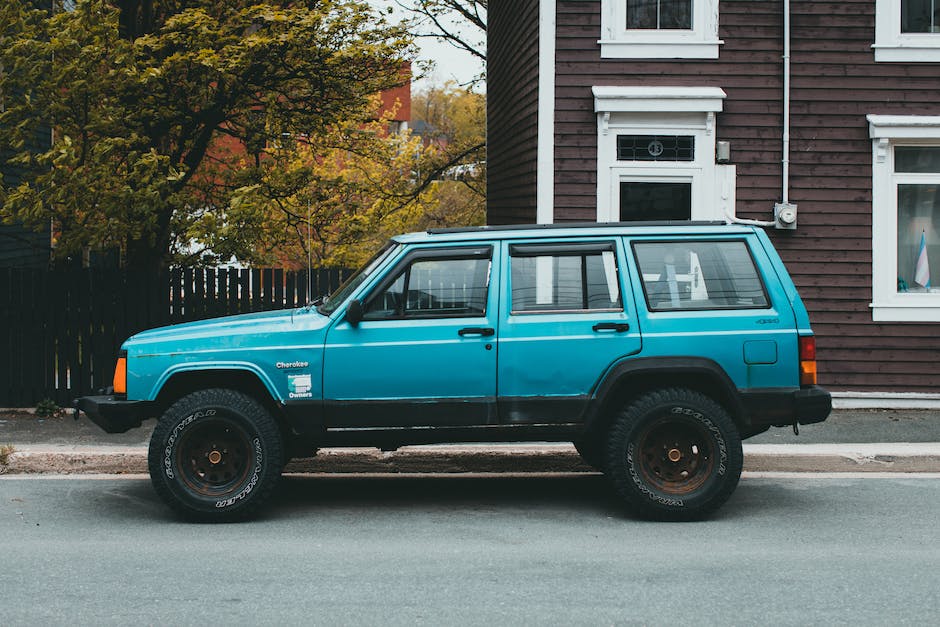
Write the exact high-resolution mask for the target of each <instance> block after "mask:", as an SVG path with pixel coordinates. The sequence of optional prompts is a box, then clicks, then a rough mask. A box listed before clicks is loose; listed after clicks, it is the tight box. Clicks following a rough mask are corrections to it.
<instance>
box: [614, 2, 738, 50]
mask: <svg viewBox="0 0 940 627" xmlns="http://www.w3.org/2000/svg"><path fill="white" fill-rule="evenodd" d="M598 43H600V46H601V57H602V58H605V59H717V58H718V46H719V45H720V44H721V43H723V42H722V41H721V40H719V39H718V0H601V38H600V41H599V42H598Z"/></svg>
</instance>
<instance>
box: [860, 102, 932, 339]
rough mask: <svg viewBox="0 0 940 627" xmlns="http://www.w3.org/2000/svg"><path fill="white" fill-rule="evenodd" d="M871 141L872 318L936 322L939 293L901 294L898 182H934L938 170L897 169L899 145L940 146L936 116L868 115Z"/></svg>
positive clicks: (876, 319) (879, 320) (891, 320)
mask: <svg viewBox="0 0 940 627" xmlns="http://www.w3.org/2000/svg"><path fill="white" fill-rule="evenodd" d="M867 119H868V130H869V135H870V136H871V140H872V219H871V223H872V242H871V256H872V269H871V270H872V302H871V310H872V320H873V321H874V322H940V292H937V293H928V294H924V293H900V292H898V288H897V276H898V191H897V188H898V185H899V184H904V183H923V182H937V181H938V176H937V175H936V174H915V173H895V171H894V149H895V147H897V146H940V116H934V115H869V116H867Z"/></svg>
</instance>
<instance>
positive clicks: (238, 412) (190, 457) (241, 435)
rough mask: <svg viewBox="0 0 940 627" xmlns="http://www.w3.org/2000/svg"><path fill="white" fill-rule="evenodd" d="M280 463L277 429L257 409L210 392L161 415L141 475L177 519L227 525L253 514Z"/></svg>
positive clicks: (225, 393) (249, 401) (250, 402)
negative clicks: (146, 469) (145, 469)
mask: <svg viewBox="0 0 940 627" xmlns="http://www.w3.org/2000/svg"><path fill="white" fill-rule="evenodd" d="M284 459H285V451H284V444H283V440H282V437H281V432H280V430H279V429H278V425H277V423H276V422H275V420H274V418H272V416H271V414H270V413H269V412H268V411H267V410H266V409H265V408H264V407H263V406H262V405H261V404H260V403H259V402H258V401H256V400H255V399H253V398H251V397H250V396H248V395H246V394H243V393H241V392H237V391H235V390H228V389H209V390H201V391H198V392H193V393H192V394H189V395H187V396H184V397H183V398H181V399H180V400H178V401H176V402H175V403H174V404H173V405H172V406H170V408H169V409H167V410H166V412H165V413H164V414H163V416H162V417H161V418H160V421H159V422H158V423H157V426H156V428H155V429H154V432H153V437H151V439H150V450H149V455H148V467H149V470H150V480H151V482H152V483H153V487H154V489H155V490H156V492H157V494H158V495H159V496H160V498H161V499H163V500H164V501H165V502H166V503H167V505H169V506H170V507H171V508H173V509H174V510H175V511H176V512H177V513H179V514H180V515H181V516H183V517H184V518H186V519H187V520H192V521H198V522H230V521H237V520H244V519H246V518H248V517H250V516H252V515H254V514H256V513H257V511H258V509H259V508H260V507H261V505H262V504H263V503H264V502H265V501H266V500H267V499H268V497H270V496H271V493H272V492H273V491H274V488H275V486H276V485H277V482H278V479H279V478H280V476H281V470H282V468H283V465H284Z"/></svg>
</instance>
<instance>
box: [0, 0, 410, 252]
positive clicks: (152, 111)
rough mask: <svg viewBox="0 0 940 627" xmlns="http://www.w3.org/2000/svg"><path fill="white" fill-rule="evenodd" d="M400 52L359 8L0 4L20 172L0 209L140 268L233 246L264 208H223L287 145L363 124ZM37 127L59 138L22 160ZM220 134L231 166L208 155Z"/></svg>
mask: <svg viewBox="0 0 940 627" xmlns="http://www.w3.org/2000/svg"><path fill="white" fill-rule="evenodd" d="M412 52H413V51H412V49H411V47H410V39H409V36H408V35H407V34H406V33H405V31H404V29H403V28H402V27H400V26H394V25H390V24H388V23H387V22H386V21H385V20H384V19H383V18H381V17H380V16H378V15H376V13H375V12H374V11H373V10H372V9H371V8H370V7H369V5H368V4H366V3H364V2H359V1H358V0H307V1H302V2H293V1H288V0H282V1H276V0H271V1H260V0H227V1H226V2H218V1H217V0H165V1H160V0H122V1H121V2H119V3H117V4H112V3H109V2H107V1H105V0H79V2H77V3H75V7H74V10H69V11H63V10H59V11H55V12H53V13H52V14H49V13H47V12H44V11H36V10H31V9H30V8H29V6H28V5H27V3H26V2H25V1H24V0H7V2H5V3H3V5H2V6H0V94H2V95H3V105H4V106H3V109H2V112H0V155H3V156H2V157H0V159H2V160H3V163H2V164H0V165H2V166H3V169H4V170H7V169H8V168H16V169H17V170H18V171H19V172H20V173H21V174H22V177H21V183H19V184H18V185H16V186H7V184H6V183H4V185H3V186H2V187H0V203H2V208H0V216H2V218H3V220H4V221H7V222H13V221H19V222H23V223H25V224H27V225H34V226H35V225H42V224H48V223H49V221H50V220H52V221H53V222H54V223H55V225H56V230H57V232H58V234H59V246H60V248H61V250H62V252H64V253H73V252H75V251H78V250H80V249H82V248H84V247H97V248H101V247H115V246H117V247H120V248H121V249H122V251H123V253H124V254H125V256H126V257H125V258H126V260H127V262H128V263H129V264H130V265H136V266H143V267H151V268H153V267H157V266H159V265H162V264H164V263H167V262H169V261H170V260H171V259H172V258H174V256H176V257H179V256H180V255H184V254H186V253H187V251H189V250H190V249H191V248H192V244H193V240H194V239H198V238H199V237H203V241H201V242H199V244H201V247H197V250H202V251H204V252H209V253H212V252H215V253H217V254H228V253H229V252H231V251H238V250H241V249H243V248H245V247H246V246H248V245H249V243H248V241H247V239H246V235H245V234H246V233H251V232H260V230H261V229H262V227H263V224H262V223H260V222H259V221H261V220H262V214H261V213H258V214H256V215H255V216H254V219H255V221H253V222H251V223H250V224H245V225H243V226H244V228H243V229H242V230H238V229H236V228H232V226H231V224H230V222H229V217H228V216H231V215H237V214H238V212H237V211H235V212H233V211H232V202H233V201H234V200H238V199H239V198H241V196H242V195H243V191H242V190H243V189H244V188H246V187H250V186H251V185H258V186H259V189H262V188H263V187H264V186H263V185H262V180H261V178H260V177H261V176H262V174H263V170H264V168H263V167H262V166H263V164H265V163H266V162H267V161H269V160H271V159H273V158H276V157H277V152H278V150H279V148H278V147H279V146H280V145H282V144H283V143H284V138H285V137H299V136H304V137H307V138H308V143H309V144H311V145H313V144H316V140H315V139H313V138H316V137H319V136H322V135H324V134H328V133H329V132H330V129H331V128H332V127H333V126H334V125H336V124H337V123H338V122H340V121H347V120H364V119H367V118H368V117H369V116H370V115H374V114H373V111H372V110H371V109H370V108H369V107H370V103H369V98H370V96H372V95H374V94H376V93H378V92H379V91H381V90H383V89H387V88H390V87H392V86H394V85H397V84H400V83H401V81H402V73H401V67H402V63H403V59H405V58H408V57H410V56H411V55H412ZM43 121H46V122H47V123H48V122H51V123H52V125H53V128H54V129H55V135H56V141H55V142H54V144H53V146H52V148H51V149H50V150H48V151H45V152H41V153H39V154H32V153H30V152H29V151H26V150H24V146H25V142H26V139H27V138H28V137H29V136H30V134H31V133H35V132H37V129H38V128H39V127H40V124H41V123H42V122H43ZM224 138H231V139H232V140H233V141H234V142H235V143H237V144H238V145H241V146H244V150H245V154H244V155H243V158H242V159H240V160H239V159H224V158H216V157H215V156H214V154H213V151H212V150H210V148H211V147H212V146H214V145H217V144H218V142H219V141H220V139H224ZM246 155H247V157H246ZM246 161H247V162H248V165H250V166H252V167H248V168H244V169H243V170H239V171H233V170H232V168H233V167H239V168H241V166H243V165H245V164H246V163H245V162H246ZM252 177H254V178H252ZM240 217H241V218H242V219H245V220H247V219H248V218H249V217H250V216H248V215H247V214H242V215H241V216H240ZM210 225H215V226H218V227H219V232H218V233H211V232H210V229H208V228H207V227H208V226H210ZM223 225H224V228H223Z"/></svg>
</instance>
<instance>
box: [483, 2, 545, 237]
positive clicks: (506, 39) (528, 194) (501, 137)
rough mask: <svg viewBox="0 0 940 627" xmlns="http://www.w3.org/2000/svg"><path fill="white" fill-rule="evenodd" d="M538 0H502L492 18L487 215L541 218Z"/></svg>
mask: <svg viewBox="0 0 940 627" xmlns="http://www.w3.org/2000/svg"><path fill="white" fill-rule="evenodd" d="M538 71H539V1H538V0H503V1H502V2H494V3H492V5H491V6H490V7H489V13H488V23H487V63H486V72H487V87H486V90H487V96H486V101H487V102H486V113H487V120H486V127H487V197H488V199H489V200H488V204H487V221H488V223H489V224H516V223H523V222H530V223H531V222H535V221H536V209H535V206H536V183H537V180H536V167H537V156H538V93H539V92H538V78H539V76H538Z"/></svg>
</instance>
